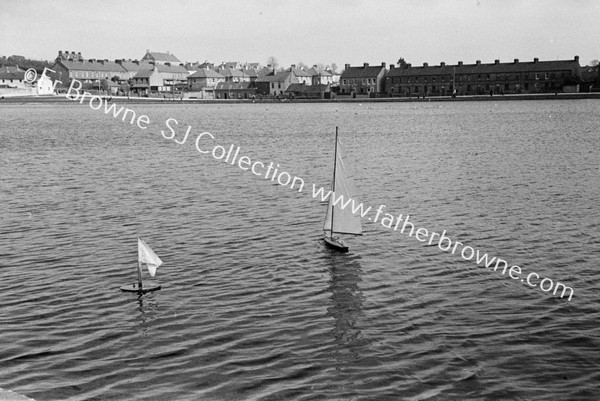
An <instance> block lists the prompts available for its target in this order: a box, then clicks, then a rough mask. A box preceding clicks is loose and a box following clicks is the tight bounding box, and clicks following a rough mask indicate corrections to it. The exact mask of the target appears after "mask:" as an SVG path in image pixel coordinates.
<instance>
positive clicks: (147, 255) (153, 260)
mask: <svg viewBox="0 0 600 401" xmlns="http://www.w3.org/2000/svg"><path fill="white" fill-rule="evenodd" d="M143 264H145V265H146V267H147V268H148V273H150V276H152V277H154V275H155V274H156V268H157V267H158V266H160V265H162V260H160V258H159V257H158V256H157V255H156V254H155V253H154V251H153V250H152V248H150V247H149V246H148V244H146V243H145V242H144V240H142V239H141V238H138V267H137V273H138V282H137V283H133V284H129V285H124V286H122V287H121V291H128V292H139V293H146V292H150V291H156V290H160V284H158V283H156V282H154V281H150V282H146V283H145V284H144V283H142V265H143Z"/></svg>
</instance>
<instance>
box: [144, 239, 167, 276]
mask: <svg viewBox="0 0 600 401" xmlns="http://www.w3.org/2000/svg"><path fill="white" fill-rule="evenodd" d="M138 261H139V262H140V263H145V264H146V266H147V267H148V273H150V275H151V276H152V277H154V275H155V274H156V268H157V267H158V266H160V265H162V260H160V258H159V257H158V256H156V254H155V253H154V251H153V250H152V248H150V247H149V246H148V244H146V243H145V242H144V240H142V239H141V238H138Z"/></svg>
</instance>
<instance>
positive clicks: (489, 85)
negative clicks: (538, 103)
mask: <svg viewBox="0 0 600 401" xmlns="http://www.w3.org/2000/svg"><path fill="white" fill-rule="evenodd" d="M581 70H582V68H581V66H580V65H579V57H578V56H575V57H574V58H573V59H571V60H556V61H540V60H539V59H538V58H534V59H533V61H530V62H520V61H519V60H518V59H514V60H513V61H512V62H510V63H501V62H500V60H495V61H494V63H490V64H482V63H481V61H479V60H478V61H476V62H475V64H464V63H463V62H462V61H459V62H458V63H457V64H456V65H447V64H446V63H444V62H442V63H440V64H439V65H433V66H430V65H429V64H428V63H423V65H422V66H418V67H413V66H412V65H411V64H408V63H406V64H403V65H400V66H399V67H397V68H395V67H394V65H391V66H390V69H389V70H386V68H385V63H382V64H381V66H376V67H373V66H369V64H367V63H365V64H364V65H363V66H362V67H351V66H349V65H348V64H346V67H345V70H344V72H343V73H342V75H341V77H340V93H341V94H342V95H343V94H348V95H352V96H356V95H370V96H377V95H384V96H409V97H410V96H449V95H482V94H505V93H506V94H509V93H510V94H513V93H547V92H578V91H580V89H582V86H585V85H586V84H587V85H588V86H587V87H589V85H591V84H592V83H591V82H585V81H584V80H582V77H581ZM587 87H586V88H587Z"/></svg>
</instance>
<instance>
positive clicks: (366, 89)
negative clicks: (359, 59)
mask: <svg viewBox="0 0 600 401" xmlns="http://www.w3.org/2000/svg"><path fill="white" fill-rule="evenodd" d="M386 71H387V70H386V68H385V63H381V65H380V66H369V63H364V64H363V66H362V67H351V66H350V64H346V65H345V68H344V72H342V75H341V76H340V94H342V95H350V94H355V95H370V94H376V93H382V92H384V88H385V74H386Z"/></svg>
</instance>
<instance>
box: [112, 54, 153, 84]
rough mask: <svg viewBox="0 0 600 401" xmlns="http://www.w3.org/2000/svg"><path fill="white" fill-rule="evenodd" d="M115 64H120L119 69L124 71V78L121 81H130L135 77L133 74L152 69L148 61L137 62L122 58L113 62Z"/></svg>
mask: <svg viewBox="0 0 600 401" xmlns="http://www.w3.org/2000/svg"><path fill="white" fill-rule="evenodd" d="M115 63H117V64H120V65H121V67H123V68H124V69H125V77H126V78H125V79H123V81H125V80H129V79H132V78H133V77H134V76H135V74H137V73H138V72H140V71H149V70H151V69H152V68H153V67H154V64H152V63H151V62H148V61H139V60H131V59H128V60H125V59H124V58H123V59H117V60H115Z"/></svg>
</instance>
